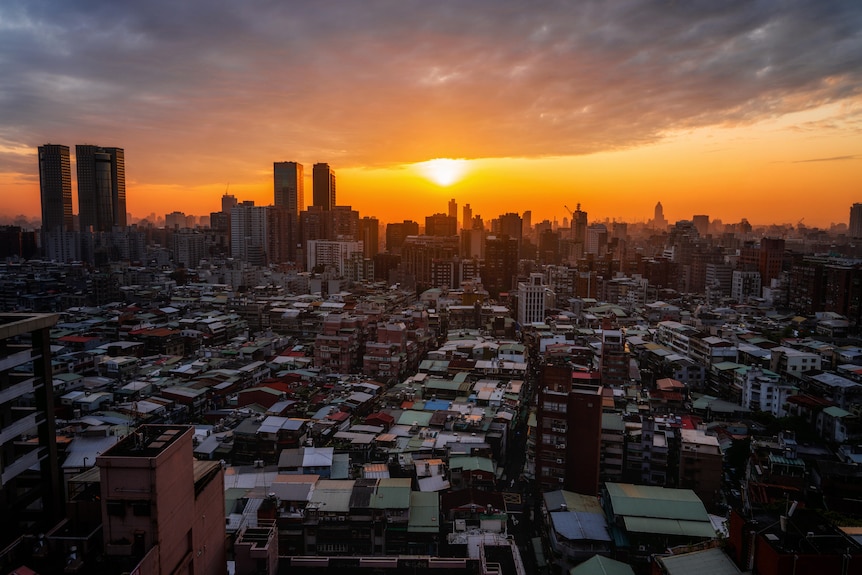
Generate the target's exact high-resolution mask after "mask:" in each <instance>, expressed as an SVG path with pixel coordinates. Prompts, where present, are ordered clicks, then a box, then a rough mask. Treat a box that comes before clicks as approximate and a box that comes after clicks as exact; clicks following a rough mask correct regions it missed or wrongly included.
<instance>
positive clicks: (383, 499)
mask: <svg viewBox="0 0 862 575" xmlns="http://www.w3.org/2000/svg"><path fill="white" fill-rule="evenodd" d="M412 482H413V480H412V479H410V478H409V477H398V478H395V477H392V478H388V479H380V480H379V483H378V484H377V494H376V495H375V497H374V500H373V501H372V503H371V507H373V508H375V509H407V508H408V507H410V486H411V484H412Z"/></svg>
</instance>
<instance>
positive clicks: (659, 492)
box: [605, 483, 710, 524]
mask: <svg viewBox="0 0 862 575" xmlns="http://www.w3.org/2000/svg"><path fill="white" fill-rule="evenodd" d="M605 488H606V489H607V492H608V495H609V496H610V501H611V508H612V509H613V513H614V515H617V516H620V517H625V518H626V519H628V518H629V517H642V518H653V519H673V520H681V521H698V522H706V523H707V524H710V523H709V515H708V514H707V512H706V508H705V507H704V506H703V502H701V500H700V498H698V496H697V495H696V494H695V493H694V491H692V490H691V489H669V488H666V487H653V486H649V485H633V484H630V483H607V484H605Z"/></svg>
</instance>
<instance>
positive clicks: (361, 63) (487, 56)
mask: <svg viewBox="0 0 862 575" xmlns="http://www.w3.org/2000/svg"><path fill="white" fill-rule="evenodd" d="M860 29H862V4H860V3H857V2H841V3H834V2H822V1H817V0H811V1H807V2H805V1H796V2H789V3H788V2H778V1H761V2H749V1H741V0H740V1H729V2H713V1H709V0H700V1H698V0H693V1H688V2H655V1H640V2H605V1H598V0H597V1H582V2H552V1H547V2H535V3H531V4H530V5H529V7H528V6H526V5H524V4H523V3H522V2H515V1H514V0H511V1H506V0H487V1H481V0H472V1H470V2H449V1H441V2H422V1H418V0H415V1H404V2H388V1H387V2H384V1H375V0H371V1H365V2H354V1H340V2H339V1H332V2H313V1H308V2H305V1H301V2H289V3H285V2H278V1H275V0H273V1H263V0H258V1H248V2H234V1H232V0H206V1H204V0H195V1H185V2H168V1H165V0H156V1H149V2H135V3H125V2H111V1H90V2H59V1H57V2H51V1H41V2H38V1H25V0H20V1H18V2H14V1H10V2H4V3H3V4H2V5H0V77H2V78H3V79H4V80H3V82H2V83H0V141H4V142H11V143H13V144H15V145H19V146H20V145H25V146H29V147H35V146H37V145H39V144H41V143H45V142H47V141H52V142H60V143H67V144H68V145H74V144H77V143H85V142H90V143H98V144H101V145H118V146H124V147H126V150H127V157H128V158H129V162H130V164H131V163H132V161H133V160H132V158H137V159H138V160H137V161H139V162H141V164H139V165H141V168H142V171H144V170H145V171H146V174H147V178H148V179H149V180H151V181H154V182H170V181H174V180H176V179H177V178H178V177H179V173H180V172H181V174H182V175H183V176H187V177H190V178H192V177H195V178H198V179H200V178H211V179H212V180H216V181H217V180H219V178H220V176H219V175H218V174H224V173H232V174H248V173H251V172H254V171H260V169H261V166H266V165H268V164H269V162H271V161H272V160H279V159H300V160H301V161H312V160H319V161H324V160H325V161H329V162H330V163H333V165H337V166H344V167H347V166H359V165H386V164H390V163H400V162H412V161H421V160H426V159H429V158H434V157H462V158H475V157H540V156H561V155H573V154H575V155H576V154H587V153H593V152H598V151H604V150H615V149H621V148H627V147H632V146H638V145H642V144H645V143H649V142H654V141H656V140H658V139H660V138H661V137H662V135H663V134H665V133H667V132H669V131H672V130H678V129H689V128H695V127H702V126H710V125H739V124H746V123H750V122H755V121H758V120H761V119H764V118H769V117H775V116H780V115H782V114H786V113H789V112H793V111H798V110H805V109H809V108H812V107H816V106H820V105H823V104H825V103H829V102H836V101H841V100H845V99H850V98H857V97H858V96H859V92H860V85H862V84H860V77H862V36H860V35H859V34H858V30H860ZM33 162H35V160H33ZM18 163H20V157H12V156H10V155H7V154H5V153H3V151H2V150H0V171H8V169H9V168H10V167H12V166H13V164H14V165H15V167H16V168H17V167H18ZM221 179H222V180H223V179H224V178H223V177H221Z"/></svg>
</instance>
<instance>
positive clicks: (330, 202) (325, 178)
mask: <svg viewBox="0 0 862 575" xmlns="http://www.w3.org/2000/svg"><path fill="white" fill-rule="evenodd" d="M311 187H312V191H311V192H312V200H313V204H314V205H315V206H320V207H321V208H323V209H324V211H329V210H331V209H332V208H333V207H335V172H334V171H333V170H332V168H330V167H329V164H325V163H318V164H314V167H313V168H312V170H311Z"/></svg>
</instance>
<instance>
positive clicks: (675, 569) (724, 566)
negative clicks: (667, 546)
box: [656, 549, 741, 575]
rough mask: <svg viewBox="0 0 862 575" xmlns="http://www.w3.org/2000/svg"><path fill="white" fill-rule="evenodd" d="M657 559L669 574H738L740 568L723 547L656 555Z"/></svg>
mask: <svg viewBox="0 0 862 575" xmlns="http://www.w3.org/2000/svg"><path fill="white" fill-rule="evenodd" d="M656 561H658V563H659V564H661V565H662V566H663V567H664V572H665V573H666V574H667V575H689V574H690V573H701V574H702V575H706V574H709V575H738V574H739V573H741V571H740V570H739V568H738V567H737V566H736V564H734V562H733V561H731V559H730V557H728V556H727V554H726V553H725V552H724V551H722V550H721V549H705V550H703V551H695V552H694V553H685V554H683V555H672V556H670V557H656Z"/></svg>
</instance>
